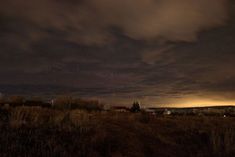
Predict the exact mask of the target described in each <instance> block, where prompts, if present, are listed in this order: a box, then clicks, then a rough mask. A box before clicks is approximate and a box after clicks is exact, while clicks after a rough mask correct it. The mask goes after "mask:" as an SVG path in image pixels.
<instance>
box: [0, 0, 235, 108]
mask: <svg viewBox="0 0 235 157" xmlns="http://www.w3.org/2000/svg"><path fill="white" fill-rule="evenodd" d="M234 10H235V3H234V2H233V1H228V0H119V1H118V0H50V1H49V0H40V1H39V0H8V1H4V2H1V3H0V74H1V77H0V92H1V91H2V92H9V93H14V92H19V93H21V92H22V93H25V92H26V91H28V93H32V92H34V91H37V92H38V90H36V89H40V90H39V91H41V92H45V91H50V92H52V93H53V92H56V91H58V92H65V93H74V94H75V95H76V94H77V95H81V96H88V97H98V98H100V99H103V100H105V101H107V102H111V103H118V104H119V102H120V103H124V104H126V103H129V104H130V103H131V102H132V101H133V100H134V99H139V100H141V101H142V102H143V103H145V104H171V103H176V102H178V103H180V102H183V100H182V99H183V98H187V100H188V101H190V100H192V99H196V98H203V99H205V100H208V99H213V100H220V101H224V100H231V101H234V100H235V97H234V93H235V82H234V80H235V72H234V70H233V67H234V66H235V63H234V59H235V55H234V52H235V46H234V42H235V21H234V19H235V18H234V17H235V12H234ZM190 98H192V99H190ZM234 102H235V101H234Z"/></svg>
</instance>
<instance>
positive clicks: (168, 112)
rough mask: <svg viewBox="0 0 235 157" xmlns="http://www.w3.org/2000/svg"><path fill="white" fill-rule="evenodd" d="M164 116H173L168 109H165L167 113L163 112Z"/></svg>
mask: <svg viewBox="0 0 235 157" xmlns="http://www.w3.org/2000/svg"><path fill="white" fill-rule="evenodd" d="M163 115H171V111H170V110H168V109H165V111H164V112H163Z"/></svg>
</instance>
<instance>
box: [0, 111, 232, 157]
mask: <svg viewBox="0 0 235 157" xmlns="http://www.w3.org/2000/svg"><path fill="white" fill-rule="evenodd" d="M0 156H1V157H32V156H33V157H42V156H43V157H234V156H235V118H232V117H226V118H223V117H207V116H153V115H149V114H146V113H130V112H126V113H120V112H112V111H85V110H56V109H49V108H42V107H14V108H13V107H8V108H2V109H0Z"/></svg>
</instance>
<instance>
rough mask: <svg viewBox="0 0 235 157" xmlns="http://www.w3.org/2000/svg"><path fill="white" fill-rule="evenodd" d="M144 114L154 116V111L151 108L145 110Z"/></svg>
mask: <svg viewBox="0 0 235 157" xmlns="http://www.w3.org/2000/svg"><path fill="white" fill-rule="evenodd" d="M144 112H146V113H148V114H151V115H156V110H155V109H153V108H145V109H144Z"/></svg>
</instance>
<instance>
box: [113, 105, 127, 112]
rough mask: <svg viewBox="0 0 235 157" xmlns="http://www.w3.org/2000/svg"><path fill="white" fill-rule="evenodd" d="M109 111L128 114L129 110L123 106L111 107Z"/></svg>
mask: <svg viewBox="0 0 235 157" xmlns="http://www.w3.org/2000/svg"><path fill="white" fill-rule="evenodd" d="M111 111H116V112H129V111H130V109H129V108H128V107H125V106H113V107H111Z"/></svg>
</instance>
